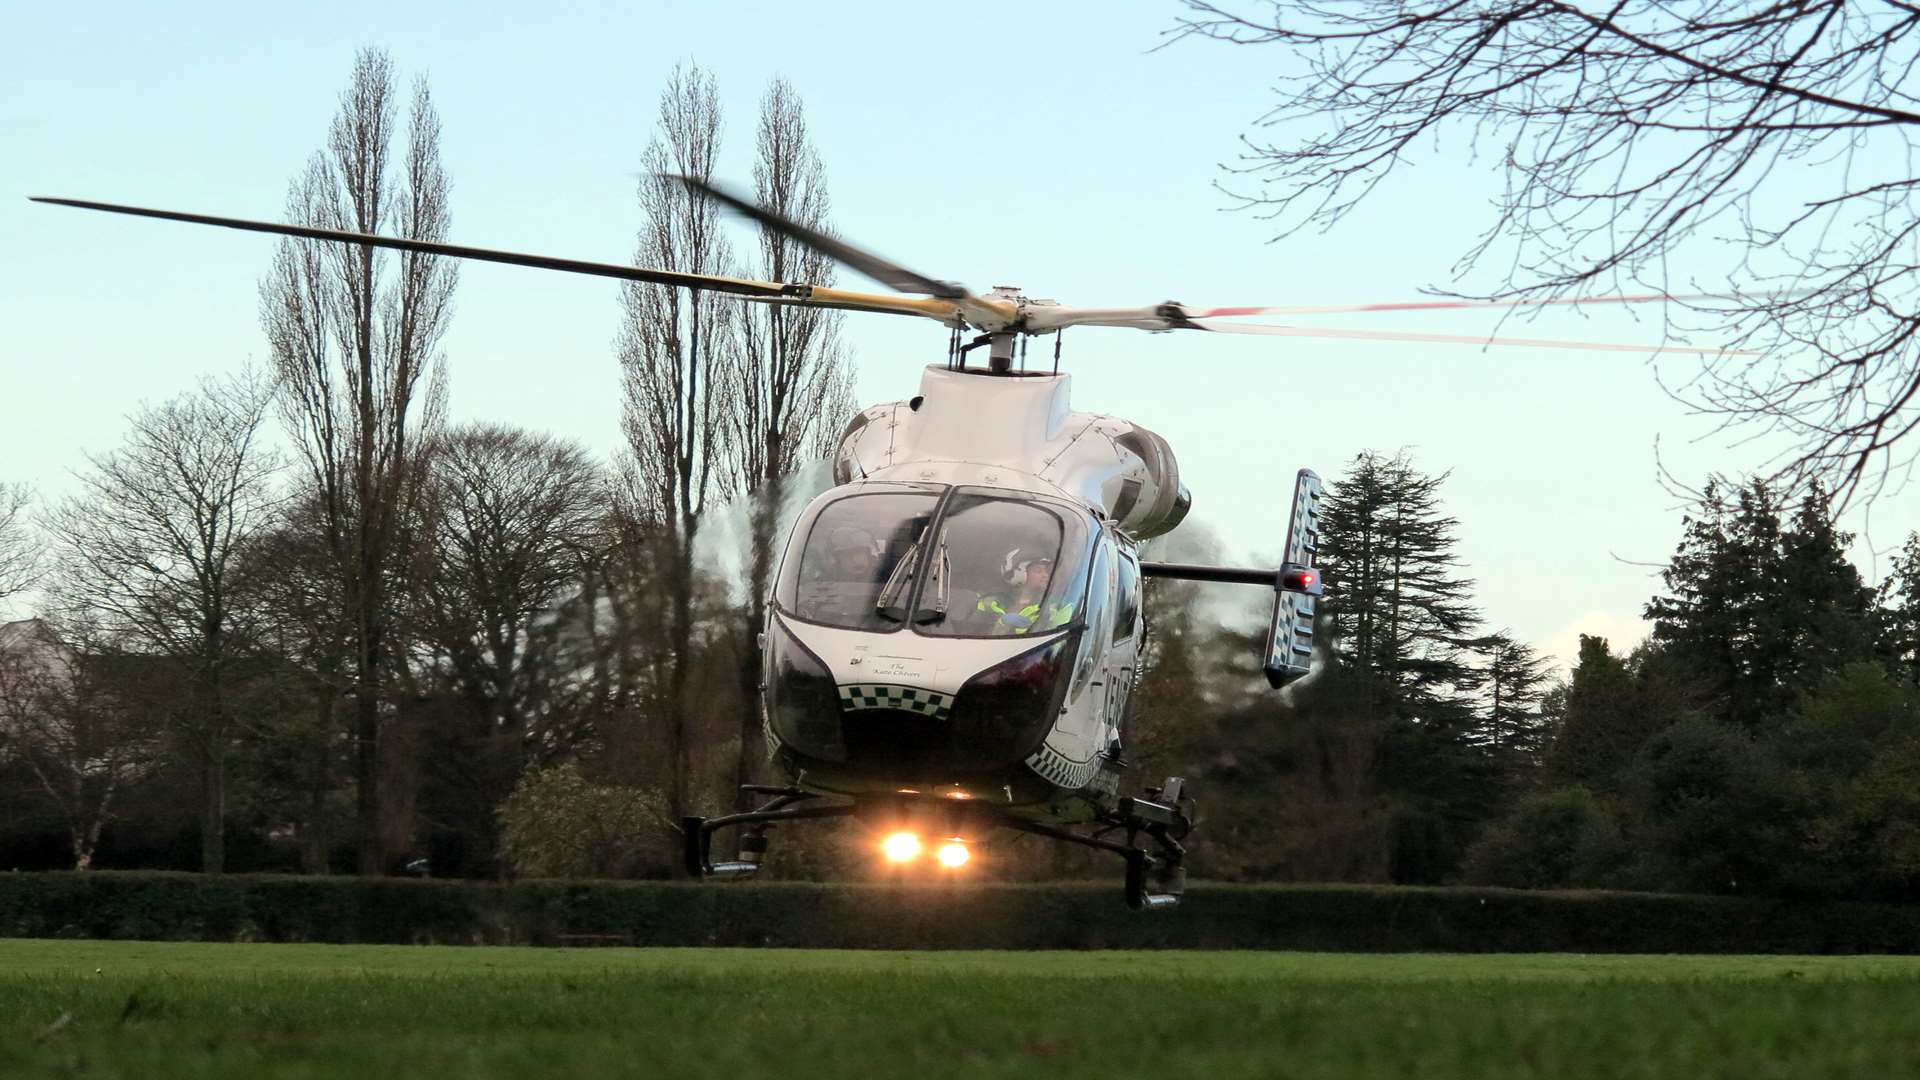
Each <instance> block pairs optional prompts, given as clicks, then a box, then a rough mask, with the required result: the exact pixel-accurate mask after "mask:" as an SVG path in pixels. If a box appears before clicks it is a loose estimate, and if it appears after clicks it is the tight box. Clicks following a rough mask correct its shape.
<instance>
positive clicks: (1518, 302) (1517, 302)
mask: <svg viewBox="0 0 1920 1080" xmlns="http://www.w3.org/2000/svg"><path fill="white" fill-rule="evenodd" d="M1769 295H1777V294H1769ZM1745 299H1752V297H1750V296H1741V295H1738V294H1735V293H1685V294H1675V293H1645V294H1641V295H1636V296H1566V297H1552V298H1546V299H1536V298H1522V299H1500V300H1479V299H1454V300H1410V301H1402V302H1398V303H1391V304H1318V305H1305V306H1301V305H1295V306H1291V307H1220V308H1207V309H1205V310H1199V311H1193V310H1190V311H1188V312H1187V314H1188V315H1191V316H1192V317H1194V318H1196V319H1208V318H1214V317H1216V316H1221V315H1351V314H1356V313H1360V312H1373V311H1444V310H1448V309H1453V308H1523V307H1557V306H1563V305H1586V304H1658V303H1665V302H1669V301H1671V302H1674V303H1683V304H1684V303H1692V302H1695V301H1702V300H1745Z"/></svg>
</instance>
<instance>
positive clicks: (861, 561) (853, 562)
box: [827, 525, 880, 585]
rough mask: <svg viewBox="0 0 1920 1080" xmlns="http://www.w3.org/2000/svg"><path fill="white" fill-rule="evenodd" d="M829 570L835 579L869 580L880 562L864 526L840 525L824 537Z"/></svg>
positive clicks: (876, 550)
mask: <svg viewBox="0 0 1920 1080" xmlns="http://www.w3.org/2000/svg"><path fill="white" fill-rule="evenodd" d="M827 545H828V552H829V566H830V570H829V572H830V573H831V574H832V575H833V579H834V580H835V581H848V582H857V583H859V584H863V585H865V584H872V583H873V582H874V578H875V576H876V575H875V573H874V571H875V569H876V568H878V567H879V565H880V555H879V547H880V545H878V544H876V543H874V540H873V534H872V533H869V532H867V531H866V530H865V529H856V528H854V527H853V526H851V525H842V526H840V527H839V528H837V529H835V530H833V533H832V534H831V535H830V536H828V537H827Z"/></svg>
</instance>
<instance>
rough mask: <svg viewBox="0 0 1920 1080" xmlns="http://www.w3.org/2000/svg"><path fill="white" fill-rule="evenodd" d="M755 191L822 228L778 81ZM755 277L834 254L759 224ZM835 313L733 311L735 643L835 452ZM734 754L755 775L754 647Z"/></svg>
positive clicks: (817, 197)
mask: <svg viewBox="0 0 1920 1080" xmlns="http://www.w3.org/2000/svg"><path fill="white" fill-rule="evenodd" d="M753 184H754V196H755V200H756V201H757V202H758V203H759V204H760V205H761V206H763V207H765V208H767V209H768V210H771V211H773V212H774V213H776V214H779V215H780V216H782V217H784V218H787V219H788V220H791V221H796V222H798V223H800V224H801V225H805V226H807V227H808V228H810V229H813V230H815V231H818V232H827V231H828V226H827V212H828V209H829V200H828V197H827V178H826V170H825V169H824V168H822V167H821V164H820V156H819V154H818V153H816V152H815V150H814V147H813V142H812V140H811V139H809V138H808V136H807V119H806V112H805V110H804V109H803V108H802V107H801V103H800V98H799V95H797V94H796V93H794V90H793V87H792V86H791V85H789V84H788V83H787V81H786V80H784V79H775V80H774V81H773V82H772V83H771V84H770V85H768V87H767V92H766V94H765V95H764V96H763V97H762V98H761V99H760V129H759V140H758V143H757V157H756V159H755V162H754V167H753ZM757 270H758V275H757V276H759V277H761V278H763V279H765V280H767V281H805V282H811V283H813V284H816V285H831V284H832V283H833V271H834V265H833V261H832V260H830V259H828V258H827V257H826V256H824V255H822V254H821V253H820V252H818V251H816V250H814V249H812V248H809V247H806V246H804V245H801V244H799V243H796V242H795V241H794V240H792V239H791V238H789V237H787V236H785V235H783V234H781V233H779V232H776V231H774V230H772V229H768V228H762V229H761V230H760V263H759V266H758V268H757ZM840 321H841V316H840V313H839V312H837V311H830V310H827V309H825V308H790V307H786V306H783V305H779V304H767V305H755V306H753V307H751V308H749V309H748V310H746V311H744V312H742V313H741V316H740V318H739V319H738V320H737V321H736V323H735V326H736V327H737V330H738V334H739V345H738V348H737V350H736V351H735V353H734V355H733V366H732V370H731V371H729V372H728V380H727V395H726V396H727V399H728V408H727V411H726V413H725V414H724V416H725V421H726V424H727V427H728V429H729V438H728V440H727V450H728V458H727V477H728V486H729V487H730V488H731V489H732V490H733V491H734V492H736V493H737V494H739V495H741V496H745V497H747V498H748V499H749V500H750V503H749V506H750V508H751V509H750V523H749V529H748V532H749V543H750V550H749V552H748V556H747V569H748V590H747V595H748V598H749V600H748V605H747V611H746V613H745V614H746V620H745V624H744V633H743V635H742V637H741V640H742V642H744V643H751V642H753V641H754V640H755V636H756V635H757V634H758V633H759V630H760V625H761V623H762V622H763V621H764V620H765V618H766V597H767V588H768V581H769V579H770V578H771V577H772V565H773V548H774V544H775V543H776V542H777V537H775V536H774V530H775V528H776V527H777V525H778V521H779V514H780V506H781V503H782V499H783V497H784V495H785V493H786V479H787V477H788V475H789V474H791V473H792V472H793V471H794V469H796V468H797V467H798V466H799V465H801V464H802V463H804V462H805V461H808V460H810V459H814V458H819V457H824V456H826V455H827V454H829V453H831V452H832V449H833V440H834V438H835V437H837V436H838V434H839V432H840V427H841V425H842V424H843V423H844V422H845V421H846V420H847V418H848V417H850V416H851V415H852V413H853V411H854V409H853V391H852V377H851V372H850V370H849V366H848V364H847V358H846V351H845V349H844V348H843V347H842V344H841V340H840ZM740 654H741V672H740V678H741V690H742V694H743V697H744V699H745V701H746V707H745V708H744V709H743V710H742V712H741V716H740V750H739V761H738V765H737V767H736V768H735V781H736V785H737V784H744V783H747V782H749V780H750V779H751V764H752V761H753V760H754V759H755V758H756V757H757V756H758V752H759V743H760V727H761V725H760V715H759V691H758V687H759V681H760V671H759V668H760V656H759V651H758V650H757V649H755V648H753V647H752V646H751V645H750V644H748V645H746V646H745V647H743V648H741V649H740Z"/></svg>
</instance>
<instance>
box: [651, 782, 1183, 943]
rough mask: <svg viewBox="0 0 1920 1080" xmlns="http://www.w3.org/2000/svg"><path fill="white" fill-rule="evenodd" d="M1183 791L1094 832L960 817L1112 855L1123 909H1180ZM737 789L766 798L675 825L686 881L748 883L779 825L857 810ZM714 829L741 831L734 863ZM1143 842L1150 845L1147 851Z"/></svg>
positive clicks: (1131, 808)
mask: <svg viewBox="0 0 1920 1080" xmlns="http://www.w3.org/2000/svg"><path fill="white" fill-rule="evenodd" d="M1184 788H1185V784H1184V782H1183V781H1181V779H1180V778H1179V777H1171V778H1169V779H1168V780H1167V782H1166V783H1165V784H1163V785H1161V786H1160V787H1158V788H1149V789H1148V790H1147V795H1148V796H1150V797H1149V798H1138V797H1136V798H1125V799H1121V800H1120V801H1119V803H1118V804H1117V805H1116V806H1115V808H1114V810H1113V811H1112V812H1111V813H1109V814H1107V815H1105V816H1103V817H1102V818H1101V819H1100V827H1099V828H1098V829H1096V830H1095V831H1094V832H1093V833H1091V834H1084V835H1083V834H1081V833H1076V832H1071V831H1069V830H1067V829H1063V828H1055V827H1054V826H1051V825H1042V824H1039V823H1038V822H1033V821H1027V820H1025V819H1024V818H1017V817H1014V816H1012V815H1010V814H1006V813H1004V812H1001V811H998V810H995V809H993V808H991V807H985V806H980V805H978V804H973V805H970V806H968V807H967V812H968V813H969V814H970V815H971V816H973V817H974V818H975V819H976V820H978V821H979V823H981V824H983V825H989V826H1000V827H1004V828H1008V829H1014V830H1017V831H1019V832H1024V833H1031V834H1033V835H1035V836H1044V837H1046V838H1047V839H1049V840H1058V841H1060V842H1062V843H1068V844H1079V845H1081V846H1082V847H1090V848H1096V849H1098V850H1100V851H1111V852H1113V853H1114V854H1116V855H1119V856H1120V857H1121V858H1122V859H1124V860H1125V861H1126V899H1127V906H1128V907H1130V908H1132V909H1133V910H1135V911H1157V910H1159V909H1161V908H1170V907H1173V906H1175V905H1177V904H1179V903H1180V897H1181V895H1182V893H1183V892H1184V891H1185V889H1186V883H1187V870H1186V866H1185V865H1184V863H1185V859H1186V848H1184V847H1182V846H1181V845H1180V841H1181V840H1182V839H1184V838H1185V837H1186V835H1187V833H1188V832H1190V831H1191V830H1192V829H1193V816H1192V815H1193V800H1192V799H1189V798H1187V797H1186V795H1185V792H1184ZM740 790H741V791H744V792H747V793H749V794H754V795H768V796H772V798H771V799H770V800H769V801H768V802H766V803H765V804H763V805H762V806H760V807H759V808H757V809H754V810H749V811H746V812H744V813H739V814H726V815H723V816H721V817H713V818H703V817H685V818H681V819H680V827H681V845H682V846H681V853H682V858H683V861H684V863H685V867H686V871H687V874H688V876H690V877H692V878H694V879H695V880H704V879H706V878H738V877H747V876H749V875H752V874H754V873H756V872H758V871H759V869H760V866H761V860H762V859H763V858H765V856H766V853H767V847H768V840H767V832H768V830H769V829H771V828H773V827H774V826H775V825H778V824H780V823H782V822H788V821H809V820H816V819H820V818H835V817H850V816H853V815H854V814H856V813H858V812H859V811H860V809H861V808H860V805H859V804H858V803H852V802H834V803H827V804H824V805H817V806H804V805H799V804H801V803H805V802H808V801H811V800H813V799H817V798H819V797H820V796H818V795H815V794H813V793H811V792H806V791H801V790H799V789H798V788H782V787H767V786H763V785H759V784H749V785H746V786H744V787H742V788H741V789H740ZM721 829H739V830H740V845H739V854H738V857H737V858H735V859H732V860H729V861H725V862H717V863H716V862H714V861H713V835H714V833H716V832H718V831H719V830H721ZM1116 829H1124V830H1125V831H1126V837H1127V838H1126V840H1125V842H1121V841H1117V840H1108V839H1105V835H1106V834H1107V833H1109V832H1112V831H1114V830H1116ZM1143 840H1145V841H1149V842H1151V845H1152V850H1149V849H1148V848H1147V846H1145V845H1144V844H1143V842H1142V841H1143Z"/></svg>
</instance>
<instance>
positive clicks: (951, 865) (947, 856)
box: [934, 840, 969, 869]
mask: <svg viewBox="0 0 1920 1080" xmlns="http://www.w3.org/2000/svg"><path fill="white" fill-rule="evenodd" d="M968 857H969V856H968V853H967V845H965V844H963V843H961V842H960V841H958V840H953V841H949V842H948V843H945V844H941V845H940V850H939V851H937V852H935V853H934V858H936V859H939V860H940V865H941V866H944V867H947V868H948V869H958V868H959V867H962V866H965V865H967V859H968Z"/></svg>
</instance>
